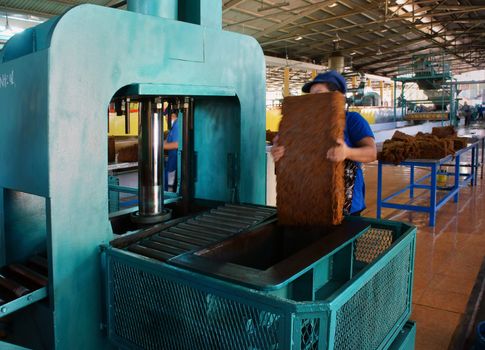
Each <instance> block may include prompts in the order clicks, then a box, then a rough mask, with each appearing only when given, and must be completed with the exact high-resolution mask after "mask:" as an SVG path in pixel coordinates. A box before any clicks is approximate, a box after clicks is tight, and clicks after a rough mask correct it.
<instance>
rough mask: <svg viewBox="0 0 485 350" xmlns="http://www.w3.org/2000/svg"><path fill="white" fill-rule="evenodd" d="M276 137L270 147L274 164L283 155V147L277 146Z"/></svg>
mask: <svg viewBox="0 0 485 350" xmlns="http://www.w3.org/2000/svg"><path fill="white" fill-rule="evenodd" d="M278 139H279V137H278V135H276V136H275V138H274V139H273V147H271V155H272V156H273V160H274V162H275V163H276V162H278V161H279V160H280V159H281V158H282V157H283V156H284V155H285V147H284V146H278Z"/></svg>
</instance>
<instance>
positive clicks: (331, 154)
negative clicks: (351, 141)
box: [327, 139, 349, 162]
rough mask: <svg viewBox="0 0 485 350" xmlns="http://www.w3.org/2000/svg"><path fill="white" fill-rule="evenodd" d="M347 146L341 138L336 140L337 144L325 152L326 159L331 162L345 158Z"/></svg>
mask: <svg viewBox="0 0 485 350" xmlns="http://www.w3.org/2000/svg"><path fill="white" fill-rule="evenodd" d="M348 154H349V147H348V146H347V145H346V144H345V141H344V140H343V139H338V140H337V146H335V147H332V148H330V149H329V150H328V152H327V159H328V160H330V161H332V162H341V161H344V160H345V159H346V158H347V155H348Z"/></svg>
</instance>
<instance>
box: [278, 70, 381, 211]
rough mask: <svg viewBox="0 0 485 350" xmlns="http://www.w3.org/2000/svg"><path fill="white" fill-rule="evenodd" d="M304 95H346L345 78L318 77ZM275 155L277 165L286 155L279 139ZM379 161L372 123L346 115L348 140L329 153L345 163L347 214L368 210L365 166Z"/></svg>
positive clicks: (332, 73) (327, 74)
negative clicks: (370, 124) (337, 93)
mask: <svg viewBox="0 0 485 350" xmlns="http://www.w3.org/2000/svg"><path fill="white" fill-rule="evenodd" d="M302 91H303V92H306V93H310V94H319V93H325V92H330V91H340V92H341V93H342V94H344V95H345V93H346V92H347V82H346V81H345V78H344V77H343V76H342V75H340V74H339V73H337V72H336V71H334V70H332V71H329V72H325V73H321V74H318V75H317V76H316V77H315V79H314V80H313V81H310V82H308V83H306V84H305V85H303V88H302ZM271 154H272V155H273V159H274V161H275V162H278V160H280V159H281V157H283V156H284V154H285V149H284V147H283V146H279V145H278V136H276V137H275V139H274V141H273V147H272V149H271ZM376 158H377V149H376V144H375V141H374V134H373V132H372V130H371V128H370V126H369V123H367V121H366V120H365V119H364V118H363V117H362V116H361V115H360V114H359V113H357V112H346V115H345V130H344V139H340V140H337V146H335V147H333V148H331V149H329V150H328V152H327V159H329V160H331V161H333V162H341V161H345V194H346V200H345V204H344V214H346V215H360V213H361V212H362V210H364V209H365V184H364V176H363V174H362V168H361V164H362V163H369V162H373V161H374V160H376Z"/></svg>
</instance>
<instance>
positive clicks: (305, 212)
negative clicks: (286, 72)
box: [276, 92, 345, 226]
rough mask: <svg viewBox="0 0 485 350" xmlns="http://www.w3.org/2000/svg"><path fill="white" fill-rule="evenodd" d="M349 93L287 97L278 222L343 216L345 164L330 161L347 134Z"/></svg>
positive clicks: (324, 221)
mask: <svg viewBox="0 0 485 350" xmlns="http://www.w3.org/2000/svg"><path fill="white" fill-rule="evenodd" d="M344 103H345V102H344V96H343V95H342V94H341V93H339V92H328V93H322V94H309V95H303V96H290V97H286V98H285V99H284V101H283V109H282V114H283V118H282V120H281V123H280V128H279V141H278V142H279V145H282V146H284V147H285V154H284V156H283V157H282V158H281V159H280V160H279V161H278V163H277V164H276V176H277V185H276V191H277V196H276V204H277V207H278V221H279V223H280V224H282V225H289V226H330V225H337V224H340V223H341V221H342V219H343V205H344V200H345V184H344V163H343V162H338V163H335V162H331V161H329V160H327V151H328V150H329V149H330V148H331V147H334V146H335V145H336V142H335V141H336V140H337V139H338V138H342V139H343V135H344V128H345V104H344Z"/></svg>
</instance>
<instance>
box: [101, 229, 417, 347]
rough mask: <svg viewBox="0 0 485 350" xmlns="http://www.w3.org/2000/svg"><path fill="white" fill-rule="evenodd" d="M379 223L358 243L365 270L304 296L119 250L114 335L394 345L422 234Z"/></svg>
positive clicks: (219, 343)
mask: <svg viewBox="0 0 485 350" xmlns="http://www.w3.org/2000/svg"><path fill="white" fill-rule="evenodd" d="M371 222H375V223H376V227H377V228H373V229H372V230H370V231H368V232H367V233H366V234H364V236H361V238H359V239H358V240H354V241H353V242H351V244H352V245H353V247H354V249H353V254H352V256H353V258H354V259H355V260H356V261H361V262H365V264H366V265H365V267H364V268H363V269H361V270H359V271H358V272H357V273H356V274H355V275H354V276H352V277H351V278H350V280H349V281H348V282H347V283H345V284H344V285H342V286H341V287H339V288H338V289H337V290H336V291H335V292H333V293H332V294H331V296H329V297H327V298H324V299H323V300H310V301H303V302H302V301H294V300H291V299H289V298H282V297H277V296H274V295H271V294H268V293H267V292H263V291H256V290H253V289H249V288H246V287H244V286H240V285H236V284H232V283H228V282H225V281H222V280H219V279H215V278H211V277H208V276H205V275H201V274H197V273H193V272H190V271H187V270H183V269H180V268H176V267H174V266H171V265H168V264H166V263H161V262H157V261H152V260H150V259H146V258H143V259H141V258H140V257H138V256H137V255H136V254H133V253H130V252H127V251H123V250H119V249H115V248H110V249H108V250H107V252H106V257H107V272H108V273H107V276H108V279H107V281H108V286H107V291H108V306H109V307H108V331H109V337H110V339H111V340H112V341H113V342H114V343H115V344H116V345H118V346H121V347H125V348H138V349H211V350H212V349H231V350H232V349H244V350H248V349H251V350H256V349H261V350H262V349H304V350H313V349H364V350H365V349H385V348H387V347H388V346H389V344H390V343H391V342H392V340H393V339H394V338H395V336H396V335H397V334H398V332H399V331H400V329H401V328H402V326H403V325H404V323H405V322H406V321H407V319H408V317H409V314H410V311H411V289H412V272H413V261H414V242H415V232H416V231H415V229H414V228H411V227H409V226H407V227H408V229H402V230H401V231H402V232H397V231H396V230H397V229H396V227H397V226H392V225H391V226H390V227H384V228H383V225H382V224H381V223H380V222H378V221H377V220H375V221H371ZM384 226H385V225H384ZM404 227H405V228H406V226H404Z"/></svg>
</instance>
